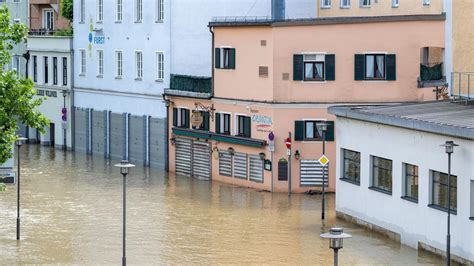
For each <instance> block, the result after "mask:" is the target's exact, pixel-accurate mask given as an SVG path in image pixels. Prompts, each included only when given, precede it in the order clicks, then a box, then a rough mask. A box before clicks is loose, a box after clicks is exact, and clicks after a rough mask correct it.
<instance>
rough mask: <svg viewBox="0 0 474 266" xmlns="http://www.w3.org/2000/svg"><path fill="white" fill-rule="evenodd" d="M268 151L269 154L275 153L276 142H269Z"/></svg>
mask: <svg viewBox="0 0 474 266" xmlns="http://www.w3.org/2000/svg"><path fill="white" fill-rule="evenodd" d="M268 151H269V152H274V151H275V141H273V140H270V141H269V142H268Z"/></svg>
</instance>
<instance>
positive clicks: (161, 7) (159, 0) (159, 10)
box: [155, 0, 165, 22]
mask: <svg viewBox="0 0 474 266" xmlns="http://www.w3.org/2000/svg"><path fill="white" fill-rule="evenodd" d="M164 19H165V4H164V0H156V14H155V20H156V22H163V20H164Z"/></svg>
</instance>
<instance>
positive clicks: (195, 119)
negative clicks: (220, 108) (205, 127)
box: [191, 111, 203, 127]
mask: <svg viewBox="0 0 474 266" xmlns="http://www.w3.org/2000/svg"><path fill="white" fill-rule="evenodd" d="M202 120H203V118H202V113H201V112H200V111H193V113H192V114H191V125H192V126H193V127H199V126H200V125H201V124H202Z"/></svg>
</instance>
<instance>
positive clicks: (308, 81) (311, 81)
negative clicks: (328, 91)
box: [301, 80, 327, 83]
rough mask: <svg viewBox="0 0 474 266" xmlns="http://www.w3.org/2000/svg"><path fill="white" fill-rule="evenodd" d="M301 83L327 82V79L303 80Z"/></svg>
mask: <svg viewBox="0 0 474 266" xmlns="http://www.w3.org/2000/svg"><path fill="white" fill-rule="evenodd" d="M301 83H327V81H326V80H302V81H301Z"/></svg>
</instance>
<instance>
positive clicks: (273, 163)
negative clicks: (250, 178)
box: [270, 151, 275, 192]
mask: <svg viewBox="0 0 474 266" xmlns="http://www.w3.org/2000/svg"><path fill="white" fill-rule="evenodd" d="M270 154H271V159H272V171H271V175H272V179H271V181H272V182H271V191H272V192H273V167H274V166H275V162H274V161H273V151H272V152H270Z"/></svg>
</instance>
